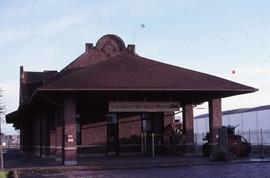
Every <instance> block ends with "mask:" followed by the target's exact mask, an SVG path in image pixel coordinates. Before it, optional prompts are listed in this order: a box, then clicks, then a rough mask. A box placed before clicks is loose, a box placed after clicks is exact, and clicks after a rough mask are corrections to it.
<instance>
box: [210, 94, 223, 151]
mask: <svg viewBox="0 0 270 178" xmlns="http://www.w3.org/2000/svg"><path fill="white" fill-rule="evenodd" d="M208 104H209V131H210V133H209V149H210V154H211V155H212V156H213V153H215V150H216V148H217V144H218V129H219V128H221V127H222V113H221V99H220V98H219V99H212V100H210V101H209V102H208Z"/></svg>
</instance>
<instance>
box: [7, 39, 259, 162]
mask: <svg viewBox="0 0 270 178" xmlns="http://www.w3.org/2000/svg"><path fill="white" fill-rule="evenodd" d="M254 91H256V89H254V88H252V87H249V86H245V85H242V84H239V83H235V82H232V81H229V80H225V79H222V78H219V77H216V76H212V75H208V74H205V73H201V72H196V71H193V70H189V69H185V68H181V67H177V66H173V65H169V64H165V63H161V62H158V61H156V60H152V59H147V58H144V57H142V56H140V55H139V54H137V53H136V51H135V45H125V43H124V41H123V40H122V39H121V38H120V37H118V36H116V35H112V34H109V35H105V36H103V37H101V38H100V39H99V40H98V41H97V43H96V44H95V45H93V44H92V43H86V45H85V52H84V53H83V54H81V55H80V56H79V57H78V58H77V59H75V60H74V61H73V62H71V63H70V64H69V65H67V66H66V67H65V68H63V69H62V70H61V71H59V72H58V71H49V70H44V71H43V72H31V71H25V70H24V68H23V67H21V68H20V102H19V107H18V110H17V111H14V112H12V113H10V114H8V115H7V117H6V119H7V122H8V123H13V124H14V127H15V128H16V129H19V130H20V140H21V145H20V146H21V150H22V151H23V152H34V153H36V154H38V155H40V156H42V157H46V156H49V157H54V158H55V160H56V161H62V162H63V164H65V165H74V164H77V157H78V155H80V154H87V155H121V154H128V153H132V154H136V153H137V154H139V153H140V152H141V134H142V133H155V134H163V133H164V128H165V127H166V126H167V125H169V124H172V123H173V122H174V114H175V112H177V111H179V110H180V109H181V111H183V112H182V113H183V134H184V135H185V140H184V145H186V147H185V150H184V151H185V152H186V153H189V152H192V151H193V150H192V149H193V147H192V145H193V143H194V126H193V106H194V105H197V104H200V103H203V102H208V103H209V128H210V146H211V147H212V150H214V148H215V146H216V145H217V134H218V128H220V127H221V126H222V120H221V98H224V97H229V96H234V95H239V94H245V93H250V92H254Z"/></svg>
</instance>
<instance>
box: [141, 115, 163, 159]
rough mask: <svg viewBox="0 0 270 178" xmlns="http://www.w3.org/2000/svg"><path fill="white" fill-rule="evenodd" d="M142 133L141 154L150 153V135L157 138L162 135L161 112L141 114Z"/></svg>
mask: <svg viewBox="0 0 270 178" xmlns="http://www.w3.org/2000/svg"><path fill="white" fill-rule="evenodd" d="M142 132H143V142H142V144H143V145H142V146H143V152H144V153H145V154H151V153H152V133H154V134H155V136H156V137H157V138H158V137H160V136H161V135H162V134H164V114H163V112H154V113H143V114H142Z"/></svg>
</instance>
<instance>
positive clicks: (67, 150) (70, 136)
mask: <svg viewBox="0 0 270 178" xmlns="http://www.w3.org/2000/svg"><path fill="white" fill-rule="evenodd" d="M63 106H64V108H63V111H64V133H65V138H64V142H65V143H64V165H76V164H77V147H76V101H75V98H73V97H66V98H64V103H63Z"/></svg>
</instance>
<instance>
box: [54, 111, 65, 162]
mask: <svg viewBox="0 0 270 178" xmlns="http://www.w3.org/2000/svg"><path fill="white" fill-rule="evenodd" d="M55 122H56V123H55V125H56V128H55V143H56V147H55V148H56V150H55V161H63V159H62V157H63V151H62V150H63V147H62V145H63V117H62V113H61V112H60V111H59V110H58V109H56V110H55Z"/></svg>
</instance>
